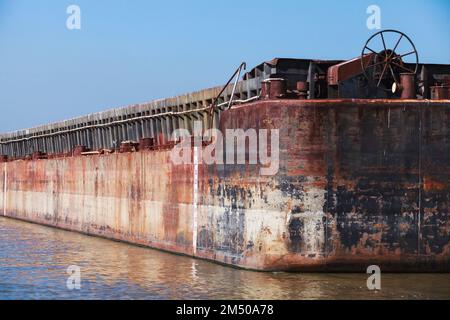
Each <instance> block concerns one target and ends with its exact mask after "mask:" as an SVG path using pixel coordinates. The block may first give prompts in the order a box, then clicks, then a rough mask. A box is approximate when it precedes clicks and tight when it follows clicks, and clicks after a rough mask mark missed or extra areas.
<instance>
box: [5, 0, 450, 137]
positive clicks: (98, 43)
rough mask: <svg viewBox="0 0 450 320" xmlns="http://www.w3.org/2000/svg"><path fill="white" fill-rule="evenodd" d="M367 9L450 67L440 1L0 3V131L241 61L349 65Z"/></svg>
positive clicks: (124, 99) (202, 81) (205, 81)
mask: <svg viewBox="0 0 450 320" xmlns="http://www.w3.org/2000/svg"><path fill="white" fill-rule="evenodd" d="M71 4H75V5H78V6H79V7H80V9H81V30H69V29H67V27H66V20H67V18H68V16H69V15H68V14H67V13H66V9H67V7H68V6H69V5H71ZM372 4H374V5H378V6H379V7H380V9H381V24H382V25H381V26H382V29H388V28H393V29H398V30H401V31H403V32H405V33H406V34H408V35H409V36H410V37H411V38H412V39H413V41H414V42H415V44H416V47H417V49H418V51H419V54H420V59H421V62H430V63H450V41H449V35H450V32H449V31H450V1H448V0H435V1H415V0H412V1H411V0H409V1H392V0H370V1H365V0H359V1H356V0H355V1H353V0H345V1H344V0H342V1H320V0H307V1H300V0H284V1H283V0H277V1H275V0H272V1H268V0H254V1H251V0H247V1H245V0H236V1H234V0H228V1H225V0H165V1H156V0H145V1H144V0H129V1H125V0H95V1H93V0H71V1H66V0H39V1H36V0H0V110H1V116H0V132H5V131H11V130H15V129H21V128H27V127H31V126H35V125H39V124H43V123H47V122H53V121H57V120H63V119H66V118H71V117H74V116H78V115H83V114H87V113H91V112H95V111H100V110H104V109H109V108H113V107H119V106H122V105H127V104H133V103H139V102H145V101H149V100H153V99H156V98H164V97H168V96H172V95H176V94H181V93H185V92H189V91H193V90H199V89H203V88H206V87H211V86H215V85H220V84H223V83H224V82H225V81H226V80H227V79H228V78H229V76H230V75H231V73H232V72H233V71H234V69H235V68H236V67H237V66H238V65H239V63H240V62H241V61H246V62H247V63H248V67H249V68H252V67H253V66H255V65H257V64H259V63H260V62H262V61H266V60H270V59H272V58H274V57H292V58H317V59H349V58H353V57H356V56H359V55H360V53H361V49H362V47H363V44H364V43H365V41H366V39H367V38H368V37H369V36H370V35H371V34H373V33H374V32H375V30H369V29H368V28H367V27H366V20H367V18H368V16H369V15H368V14H367V13H366V9H367V7H368V6H369V5H372Z"/></svg>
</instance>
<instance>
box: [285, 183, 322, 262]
mask: <svg viewBox="0 0 450 320" xmlns="http://www.w3.org/2000/svg"><path fill="white" fill-rule="evenodd" d="M324 204H325V190H323V189H318V188H311V189H309V190H307V191H306V192H305V193H304V194H303V203H302V207H303V210H304V212H300V213H294V214H290V215H289V217H288V219H289V220H291V219H292V218H300V219H301V221H302V222H303V237H304V249H305V250H306V252H305V253H307V254H321V253H323V248H324V245H325V237H326V235H325V228H324V226H323V220H322V219H323V217H324V216H325V213H324V212H323V206H324Z"/></svg>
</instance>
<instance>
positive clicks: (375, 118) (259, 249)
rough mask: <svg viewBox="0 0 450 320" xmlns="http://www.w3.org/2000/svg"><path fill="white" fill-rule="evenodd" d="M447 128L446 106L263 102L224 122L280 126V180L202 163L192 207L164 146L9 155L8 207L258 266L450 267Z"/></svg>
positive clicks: (26, 216)
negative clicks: (25, 157) (96, 152)
mask: <svg viewBox="0 0 450 320" xmlns="http://www.w3.org/2000/svg"><path fill="white" fill-rule="evenodd" d="M449 124H450V103H449V102H448V101H435V102H433V103H430V102H421V101H410V100H402V101H395V100H336V101H333V100H327V101H323V100H321V101H319V100H317V101H314V100H313V101H305V100H277V101H275V100H265V101H258V102H254V103H250V104H244V105H242V106H240V107H236V108H233V109H231V110H228V111H225V112H224V113H223V114H222V116H221V120H220V129H221V130H222V132H225V130H226V129H233V128H241V129H244V130H245V129H248V128H254V129H264V128H266V129H279V130H280V170H279V172H278V174H276V175H275V176H260V175H259V169H260V168H259V166H258V165H248V164H247V165H226V166H223V165H209V166H208V165H204V164H200V165H199V178H198V179H199V180H198V193H199V196H198V203H197V205H196V206H195V207H194V203H193V201H194V167H193V166H192V165H181V166H177V165H174V164H172V163H171V161H170V150H143V151H140V152H131V153H114V154H104V155H90V156H74V157H67V158H60V159H35V160H28V161H12V162H5V163H2V164H1V165H2V170H3V172H2V177H3V179H1V181H0V209H2V211H1V212H0V213H1V214H3V215H5V216H8V217H13V218H18V219H23V220H28V221H33V222H37V223H41V224H46V225H50V226H55V227H59V228H64V229H67V230H72V231H78V232H83V233H86V234H91V235H98V236H103V237H107V238H112V239H117V240H122V241H127V242H131V243H136V244H141V245H146V246H150V247H153V248H158V249H163V250H168V251H171V252H176V253H182V254H186V255H192V256H196V257H199V258H204V259H209V260H213V261H217V262H221V263H225V264H230V265H234V266H238V267H243V268H249V269H256V270H291V271H295V270H297V271H364V270H365V268H366V267H367V266H368V265H371V264H378V265H380V266H381V269H382V270H383V271H423V272H425V271H449V270H450V268H449V266H450V219H449V218H450V214H449V204H450V183H449V182H450V127H449ZM194 211H196V219H197V221H196V224H194ZM194 225H196V226H197V228H195V229H194ZM194 239H197V241H196V248H195V250H194V246H193V241H194Z"/></svg>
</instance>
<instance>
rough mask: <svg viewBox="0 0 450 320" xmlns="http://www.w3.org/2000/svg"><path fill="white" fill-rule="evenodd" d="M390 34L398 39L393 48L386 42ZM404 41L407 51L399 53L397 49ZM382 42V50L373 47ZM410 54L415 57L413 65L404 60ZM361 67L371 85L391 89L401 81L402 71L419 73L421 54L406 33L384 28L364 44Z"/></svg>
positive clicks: (386, 89)
mask: <svg viewBox="0 0 450 320" xmlns="http://www.w3.org/2000/svg"><path fill="white" fill-rule="evenodd" d="M388 35H389V36H390V37H392V36H393V37H394V38H396V39H397V40H396V43H395V45H394V47H393V48H390V47H389V46H388V45H387V44H386V38H387V36H388ZM402 42H405V43H404V44H405V45H406V52H401V53H397V52H396V50H397V48H399V45H400V43H402ZM380 44H382V48H383V49H382V50H381V51H380V52H377V51H376V50H374V49H373V48H377V47H378V45H380ZM408 56H412V57H413V58H414V61H413V63H412V65H413V66H412V67H411V64H409V65H408V66H406V65H405V63H404V62H403V58H405V57H408ZM361 67H362V70H363V74H364V76H365V77H366V78H367V80H368V81H369V84H370V85H371V86H373V87H376V88H380V89H382V90H385V91H391V88H392V86H393V85H394V84H398V83H399V81H400V74H401V73H410V74H416V73H417V69H418V68H419V54H418V53H417V50H416V47H415V46H414V43H413V42H412V41H411V39H410V38H409V37H408V36H407V35H406V34H404V33H403V32H400V31H397V30H383V31H380V32H377V33H375V34H374V35H373V36H372V37H370V38H369V40H367V42H366V44H365V45H364V48H363V50H362V53H361Z"/></svg>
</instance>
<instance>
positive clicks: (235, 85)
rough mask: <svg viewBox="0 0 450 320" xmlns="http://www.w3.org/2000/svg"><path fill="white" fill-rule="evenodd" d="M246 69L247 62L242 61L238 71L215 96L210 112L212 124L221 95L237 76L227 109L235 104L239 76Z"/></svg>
mask: <svg viewBox="0 0 450 320" xmlns="http://www.w3.org/2000/svg"><path fill="white" fill-rule="evenodd" d="M246 69H247V64H246V63H245V62H242V63H241V64H240V65H239V67H238V68H237V69H236V71H235V72H234V73H233V75H232V76H231V78H230V79H229V80H228V82H227V83H226V84H225V85H224V86H223V88H222V90H220V92H219V94H218V95H217V96H216V97H215V98H214V100H213V103H212V104H211V107H210V110H209V114H210V116H211V124H212V117H213V114H214V111H215V110H214V109H215V108H216V107H217V102H218V101H219V98H220V96H221V95H222V94H223V93H224V91H225V89H226V88H228V85H229V84H230V83H231V81H233V79H234V78H235V77H236V80H235V82H234V85H233V90H232V92H231V98H230V101H228V107H227V109H230V108H231V105H232V104H233V98H234V93H235V92H236V87H237V83H238V81H239V78H240V77H241V72H242V70H246Z"/></svg>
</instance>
